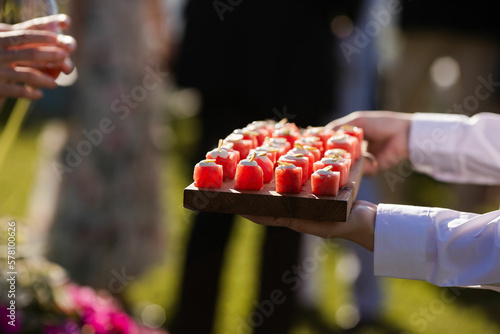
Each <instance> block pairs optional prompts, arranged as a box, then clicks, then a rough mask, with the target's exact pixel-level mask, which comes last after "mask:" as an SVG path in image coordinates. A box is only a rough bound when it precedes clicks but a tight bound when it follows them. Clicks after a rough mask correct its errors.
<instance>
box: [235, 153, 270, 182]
mask: <svg viewBox="0 0 500 334" xmlns="http://www.w3.org/2000/svg"><path fill="white" fill-rule="evenodd" d="M263 187H264V173H263V171H262V168H261V167H260V166H259V164H258V163H257V161H255V154H252V155H251V156H250V157H249V158H248V159H243V160H241V161H240V162H239V163H238V166H236V176H235V178H234V189H236V190H261V189H262V188H263Z"/></svg>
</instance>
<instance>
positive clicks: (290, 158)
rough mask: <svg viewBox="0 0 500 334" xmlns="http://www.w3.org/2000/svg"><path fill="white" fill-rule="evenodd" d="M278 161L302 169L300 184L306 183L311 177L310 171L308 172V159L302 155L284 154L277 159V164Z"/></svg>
mask: <svg viewBox="0 0 500 334" xmlns="http://www.w3.org/2000/svg"><path fill="white" fill-rule="evenodd" d="M280 161H281V162H286V163H289V164H292V165H294V166H296V167H300V168H302V184H304V183H306V182H307V180H308V179H309V177H310V176H311V173H312V171H309V159H308V158H306V157H304V156H303V155H302V154H285V155H282V156H281V157H280V158H279V159H278V162H280Z"/></svg>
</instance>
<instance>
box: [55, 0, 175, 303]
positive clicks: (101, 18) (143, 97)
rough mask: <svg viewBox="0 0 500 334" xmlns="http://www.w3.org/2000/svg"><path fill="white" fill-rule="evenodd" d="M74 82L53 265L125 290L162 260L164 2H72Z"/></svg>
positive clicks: (59, 168) (82, 279) (60, 166)
mask: <svg viewBox="0 0 500 334" xmlns="http://www.w3.org/2000/svg"><path fill="white" fill-rule="evenodd" d="M69 11H70V13H71V14H72V18H73V21H74V29H73V32H74V34H73V35H74V36H75V38H76V39H77V40H78V41H79V49H78V53H77V54H76V67H77V69H78V80H77V82H76V84H75V85H74V87H73V89H72V92H71V94H72V95H71V99H70V111H71V118H70V120H69V121H68V140H67V143H66V144H65V145H64V148H63V150H62V152H61V154H60V159H59V161H58V163H57V164H54V165H53V167H54V171H55V173H56V174H57V176H58V178H59V180H60V182H61V183H60V190H59V196H58V198H57V207H56V213H55V217H54V218H53V224H52V226H51V228H50V232H49V235H48V241H47V247H48V258H49V259H50V260H52V261H54V262H56V263H58V264H60V265H61V266H62V267H64V268H65V269H66V270H67V271H68V273H69V276H70V278H71V279H72V280H74V281H75V282H76V283H79V284H81V285H88V286H91V287H94V288H104V289H108V290H110V291H111V292H113V293H117V294H119V293H121V292H122V291H123V290H124V289H125V287H126V286H127V285H128V283H129V281H130V280H132V279H133V278H135V277H137V276H138V275H139V274H141V273H142V272H143V271H144V270H145V269H146V268H147V267H148V266H149V265H151V264H152V263H153V262H154V261H157V260H158V258H159V257H160V255H161V254H163V244H162V240H163V231H162V228H161V225H162V224H161V215H160V213H161V209H160V206H161V204H160V194H159V185H160V183H159V177H160V175H159V156H158V153H159V150H158V148H157V147H156V145H155V140H154V137H153V132H152V126H153V123H154V122H156V121H157V119H155V118H157V114H158V112H159V105H158V103H157V102H158V100H157V98H156V97H157V96H158V95H161V94H162V92H163V85H164V84H165V82H166V79H165V78H166V72H165V69H164V67H163V64H165V63H166V61H165V58H166V56H167V55H166V51H165V50H166V48H167V41H166V39H165V31H164V26H163V22H162V17H163V13H162V7H161V3H160V2H159V1H139V0H133V1H126V2H124V1H117V0H110V1H96V0H91V1H72V2H70V10H69Z"/></svg>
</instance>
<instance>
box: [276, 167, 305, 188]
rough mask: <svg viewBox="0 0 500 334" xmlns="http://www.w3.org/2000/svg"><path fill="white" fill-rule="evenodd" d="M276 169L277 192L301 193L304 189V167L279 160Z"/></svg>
mask: <svg viewBox="0 0 500 334" xmlns="http://www.w3.org/2000/svg"><path fill="white" fill-rule="evenodd" d="M278 164H279V166H278V167H277V168H276V169H275V180H276V192H278V193H295V194H297V193H300V192H301V191H302V168H300V167H296V166H295V165H293V164H290V163H287V162H282V161H279V162H278Z"/></svg>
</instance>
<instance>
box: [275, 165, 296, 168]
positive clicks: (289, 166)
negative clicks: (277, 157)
mask: <svg viewBox="0 0 500 334" xmlns="http://www.w3.org/2000/svg"><path fill="white" fill-rule="evenodd" d="M288 168H296V167H295V165H294V164H286V165H281V164H280V165H279V166H278V167H276V169H288Z"/></svg>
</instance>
